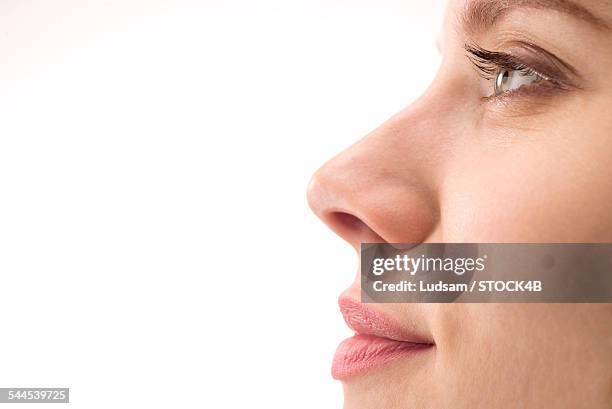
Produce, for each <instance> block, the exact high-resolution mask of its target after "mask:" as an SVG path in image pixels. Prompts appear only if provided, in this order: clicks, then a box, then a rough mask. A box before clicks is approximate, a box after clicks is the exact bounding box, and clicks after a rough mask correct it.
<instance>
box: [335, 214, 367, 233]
mask: <svg viewBox="0 0 612 409" xmlns="http://www.w3.org/2000/svg"><path fill="white" fill-rule="evenodd" d="M330 217H331V218H333V219H335V222H336V223H338V224H340V225H342V226H343V227H344V228H346V229H350V230H356V231H360V230H363V229H364V228H368V226H367V225H366V224H365V223H364V222H362V221H361V219H359V218H358V217H356V216H353V215H352V214H350V213H344V212H332V214H331V216H330Z"/></svg>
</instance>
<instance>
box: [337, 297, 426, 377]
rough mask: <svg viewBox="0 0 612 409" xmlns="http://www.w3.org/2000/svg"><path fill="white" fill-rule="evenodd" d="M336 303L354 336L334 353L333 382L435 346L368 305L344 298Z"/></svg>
mask: <svg viewBox="0 0 612 409" xmlns="http://www.w3.org/2000/svg"><path fill="white" fill-rule="evenodd" d="M338 304H339V305H340V309H341V311H342V315H343V317H344V320H345V321H346V323H347V324H348V326H349V327H350V328H351V329H352V330H353V331H355V332H356V333H357V334H356V335H355V336H353V337H351V338H348V339H346V340H344V341H343V342H342V343H341V344H340V346H338V349H337V350H336V354H335V356H334V360H333V365H332V376H333V377H334V378H335V379H347V378H350V377H353V376H355V375H359V374H362V373H364V372H367V371H370V370H372V369H375V368H379V367H381V366H383V365H385V364H387V363H389V362H391V361H394V360H396V359H398V358H402V357H406V356H410V355H414V354H416V353H420V352H422V351H425V350H427V349H428V348H430V347H432V346H433V345H434V344H433V342H432V341H431V340H429V339H427V337H425V336H423V335H419V334H414V333H409V332H408V331H406V330H404V329H403V328H401V327H400V326H398V325H397V324H395V323H394V322H393V321H391V320H390V319H388V318H387V317H385V316H383V315H382V314H380V313H378V312H377V311H375V310H373V309H372V308H370V307H369V306H367V305H364V304H361V303H358V302H356V301H354V300H352V299H350V298H346V297H343V298H341V299H340V301H339V302H338Z"/></svg>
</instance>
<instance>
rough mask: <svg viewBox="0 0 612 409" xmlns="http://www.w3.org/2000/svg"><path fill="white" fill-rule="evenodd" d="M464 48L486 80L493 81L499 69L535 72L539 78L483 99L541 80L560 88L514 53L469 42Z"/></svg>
mask: <svg viewBox="0 0 612 409" xmlns="http://www.w3.org/2000/svg"><path fill="white" fill-rule="evenodd" d="M465 50H466V51H467V53H468V54H467V57H468V59H469V60H470V61H471V62H472V64H473V65H474V66H475V67H476V69H477V70H478V73H479V74H480V76H481V77H482V78H484V79H486V80H487V81H495V79H496V76H497V74H498V73H499V72H500V71H501V70H513V71H519V72H522V73H523V74H525V75H534V74H535V75H537V76H538V77H539V78H540V79H541V81H538V82H535V83H533V84H530V85H529V86H527V87H521V88H520V89H517V90H512V91H505V92H503V93H502V94H495V92H494V93H493V94H492V95H490V96H488V97H485V98H484V99H487V100H488V99H493V98H498V97H507V96H509V95H511V94H516V93H517V92H519V90H524V88H534V87H538V86H541V85H542V83H543V82H546V83H548V84H549V85H553V86H555V87H556V88H561V87H560V84H558V83H557V82H556V81H555V80H554V79H553V78H551V77H550V76H548V75H546V74H544V73H542V72H539V71H538V70H536V69H534V68H533V67H531V66H529V65H527V64H525V63H524V62H523V61H521V60H520V59H519V58H518V57H516V56H515V55H512V54H509V53H504V52H497V51H489V50H486V49H484V48H482V47H479V46H475V45H470V44H466V45H465Z"/></svg>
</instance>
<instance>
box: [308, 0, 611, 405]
mask: <svg viewBox="0 0 612 409" xmlns="http://www.w3.org/2000/svg"><path fill="white" fill-rule="evenodd" d="M439 46H440V50H441V53H442V55H443V61H442V65H441V68H440V70H439V72H438V75H437V76H436V79H435V80H434V82H433V83H432V84H431V86H430V87H429V89H428V90H427V92H426V93H425V94H424V95H423V96H422V97H421V98H419V99H418V100H417V101H416V102H414V103H413V104H412V105H410V106H408V107H407V108H405V109H404V110H403V111H401V112H399V113H398V114H397V115H395V116H394V117H392V118H391V119H389V121H387V122H386V123H384V124H383V125H382V126H381V127H380V128H378V129H377V130H375V131H374V132H372V133H371V134H369V135H367V136H366V137H365V138H363V139H362V140H360V141H359V142H357V143H356V144H355V145H353V146H351V147H350V148H348V149H347V150H346V151H344V152H342V153H341V154H339V155H338V156H336V157H335V158H333V159H332V160H330V161H329V162H328V163H326V164H325V165H324V166H323V167H322V168H321V169H319V170H318V171H317V172H316V174H315V175H314V177H313V179H312V182H311V184H310V187H309V196H308V198H309V202H310V204H311V207H312V208H313V210H314V212H315V213H316V214H317V215H318V216H319V217H320V218H321V219H322V220H323V221H324V222H325V223H326V224H327V225H329V226H330V227H331V228H332V229H333V230H334V231H335V232H337V233H338V235H340V236H341V237H342V238H344V239H345V240H346V241H347V242H349V243H350V244H351V245H352V246H353V247H355V249H356V250H358V248H359V245H360V243H361V242H383V241H386V242H392V243H393V242H395V243H420V242H612V211H611V206H610V204H611V203H612V165H611V161H610V158H611V157H612V75H611V74H610V72H611V71H610V67H612V2H610V1H607V0H573V1H570V0H508V1H503V2H502V1H495V0H451V1H450V2H449V4H448V9H447V14H446V18H445V23H444V30H443V34H442V36H441V38H440V41H439ZM496 83H497V86H495V84H496ZM342 297H343V299H344V300H346V299H354V300H359V277H356V279H355V281H354V283H353V285H352V286H351V287H350V288H349V289H348V290H347V291H346V292H345V293H344V294H343V296H342ZM371 307H372V308H373V309H374V310H376V311H377V312H378V313H381V314H383V315H384V316H386V317H387V318H388V319H389V320H391V321H393V322H394V323H395V324H397V325H399V326H400V327H402V328H406V329H411V328H412V329H415V328H417V329H418V331H419V332H420V333H423V334H426V336H427V337H429V338H430V339H431V340H432V341H433V342H435V347H433V348H428V349H427V350H426V351H423V353H420V354H418V356H417V357H416V358H415V357H414V356H406V357H405V358H400V359H396V360H393V361H392V362H390V363H388V364H387V365H383V366H380V367H375V368H372V369H371V370H367V371H364V372H360V373H358V374H355V375H352V376H340V378H341V380H342V383H343V386H344V391H345V407H346V408H370V409H371V408H408V407H417V408H425V407H432V408H451V407H452V408H464V407H465V408H480V407H482V408H498V407H509V408H517V407H520V408H543V407H555V408H558V407H567V408H579V407H580V408H582V407H584V408H610V407H612V305H610V304H578V305H573V304H377V305H372V306H371Z"/></svg>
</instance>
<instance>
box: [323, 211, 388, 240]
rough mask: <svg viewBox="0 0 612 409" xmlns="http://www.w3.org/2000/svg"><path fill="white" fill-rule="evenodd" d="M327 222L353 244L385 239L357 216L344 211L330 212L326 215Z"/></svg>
mask: <svg viewBox="0 0 612 409" xmlns="http://www.w3.org/2000/svg"><path fill="white" fill-rule="evenodd" d="M327 224H328V225H329V226H330V227H331V228H332V229H333V230H334V231H335V232H336V233H338V235H340V236H341V237H342V238H344V239H345V240H346V241H348V242H349V243H352V244H353V245H358V244H359V243H380V242H385V240H384V239H383V238H382V237H380V236H379V235H378V234H377V233H376V232H375V231H374V230H373V229H372V228H370V227H369V226H368V225H367V224H366V223H365V222H364V221H363V220H361V219H360V218H359V217H357V216H354V215H352V214H350V213H345V212H331V213H329V214H328V216H327Z"/></svg>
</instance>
